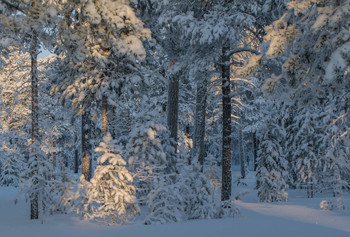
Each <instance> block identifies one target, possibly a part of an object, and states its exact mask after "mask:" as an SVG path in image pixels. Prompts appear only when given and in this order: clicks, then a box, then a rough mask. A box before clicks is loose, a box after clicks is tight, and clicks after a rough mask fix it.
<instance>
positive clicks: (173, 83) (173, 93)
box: [167, 77, 179, 151]
mask: <svg viewBox="0 0 350 237" xmlns="http://www.w3.org/2000/svg"><path fill="white" fill-rule="evenodd" d="M178 120H179V80H178V79H177V78H174V77H172V78H170V80H169V88H168V106H167V122H168V128H169V131H170V137H171V138H173V139H174V141H175V142H176V141H177V124H178ZM174 146H175V151H176V150H177V146H176V143H175V144H174Z"/></svg>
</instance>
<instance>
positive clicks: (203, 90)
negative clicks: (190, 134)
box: [192, 78, 208, 171]
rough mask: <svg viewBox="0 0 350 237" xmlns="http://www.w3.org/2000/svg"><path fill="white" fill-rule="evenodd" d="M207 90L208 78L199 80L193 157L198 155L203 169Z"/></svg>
mask: <svg viewBox="0 0 350 237" xmlns="http://www.w3.org/2000/svg"><path fill="white" fill-rule="evenodd" d="M207 90H208V80H207V79H206V78H205V79H204V80H198V81H197V95H196V112H195V118H194V120H195V127H194V144H193V153H192V157H193V158H194V157H196V156H197V157H198V162H199V164H200V165H201V171H203V165H204V158H205V144H204V138H205V113H206V107H207Z"/></svg>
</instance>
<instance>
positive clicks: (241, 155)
mask: <svg viewBox="0 0 350 237" xmlns="http://www.w3.org/2000/svg"><path fill="white" fill-rule="evenodd" d="M238 139H239V158H240V164H241V178H242V179H244V178H245V176H246V174H245V155H244V143H243V131H242V118H241V117H240V118H239V125H238Z"/></svg>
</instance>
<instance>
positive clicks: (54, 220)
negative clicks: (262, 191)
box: [0, 171, 350, 237]
mask: <svg viewBox="0 0 350 237" xmlns="http://www.w3.org/2000/svg"><path fill="white" fill-rule="evenodd" d="M233 176H234V177H233V179H235V178H236V177H239V174H238V172H237V171H234V175H233ZM242 182H245V183H246V184H247V186H245V185H241V186H239V187H236V186H234V187H233V190H234V192H235V193H238V192H241V191H244V190H250V192H249V193H248V194H247V195H246V196H244V197H243V198H242V200H237V201H236V205H237V206H238V207H240V209H241V214H240V215H236V216H235V218H224V219H212V220H193V221H186V222H180V223H171V224H163V225H151V226H146V225H144V224H143V218H144V214H141V215H140V216H138V217H137V219H136V221H135V223H134V224H130V225H122V226H120V225H119V226H118V225H117V226H106V225H103V224H101V223H94V222H89V221H87V220H82V218H80V217H79V216H77V215H76V214H74V213H72V214H68V215H52V216H46V217H45V220H44V224H41V223H40V221H31V220H29V205H28V204H27V203H25V201H24V199H23V198H19V202H18V203H17V205H15V204H14V199H15V197H16V195H17V189H15V188H11V187H1V188H0V237H22V236H26V237H32V236H33V237H34V236H35V237H40V236H48V237H56V236H57V237H62V236H64V237H70V236H72V237H73V236H74V237H80V236H84V237H90V236H94V237H95V236H98V237H108V236H119V237H123V236H127V237H134V236H135V237H136V236H137V237H139V236H152V237H158V236H159V237H160V236H167V237H180V236H181V237H186V236H191V237H194V236H201V237H221V236H222V237H224V236H225V237H226V236H239V237H244V236H247V237H251V236H260V237H265V236H266V237H274V236H276V237H280V236H283V237H296V236H310V237H311V236H317V237H343V236H344V237H348V236H350V224H349V223H350V211H349V206H350V196H346V197H345V205H346V207H347V209H346V210H344V211H328V210H322V209H321V208H320V203H321V202H322V201H323V200H330V201H331V200H332V197H326V196H319V197H315V198H312V199H311V198H310V199H308V198H306V194H305V190H289V201H288V202H280V203H260V202H259V200H258V197H257V195H256V190H254V189H253V187H254V183H255V182H254V173H253V172H250V173H249V174H248V176H247V178H246V179H245V180H243V181H242ZM145 212H146V210H141V213H145Z"/></svg>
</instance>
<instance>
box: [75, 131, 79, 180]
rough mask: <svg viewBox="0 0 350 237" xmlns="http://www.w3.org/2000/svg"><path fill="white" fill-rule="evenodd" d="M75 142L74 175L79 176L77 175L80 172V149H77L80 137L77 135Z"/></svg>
mask: <svg viewBox="0 0 350 237" xmlns="http://www.w3.org/2000/svg"><path fill="white" fill-rule="evenodd" d="M74 141H75V150H74V173H75V174H77V173H78V170H79V152H78V149H77V147H76V145H77V141H78V136H77V135H75V137H74Z"/></svg>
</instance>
